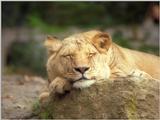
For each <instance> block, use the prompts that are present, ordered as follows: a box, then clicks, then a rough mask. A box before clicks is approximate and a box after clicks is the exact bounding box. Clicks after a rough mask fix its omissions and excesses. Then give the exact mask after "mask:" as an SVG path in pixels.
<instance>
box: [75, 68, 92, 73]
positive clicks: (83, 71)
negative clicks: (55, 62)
mask: <svg viewBox="0 0 160 120" xmlns="http://www.w3.org/2000/svg"><path fill="white" fill-rule="evenodd" d="M74 69H75V71H77V72H80V73H82V74H83V73H85V72H86V71H87V70H88V69H89V67H75V68H74Z"/></svg>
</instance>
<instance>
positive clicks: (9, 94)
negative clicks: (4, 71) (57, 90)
mask: <svg viewBox="0 0 160 120" xmlns="http://www.w3.org/2000/svg"><path fill="white" fill-rule="evenodd" d="M1 82H2V86H1V90H2V95H1V96H2V98H1V105H2V118H3V119H9V118H33V116H32V108H33V105H34V104H35V102H36V101H37V100H38V96H39V94H40V93H41V92H42V91H43V90H44V88H45V86H46V84H47V82H46V80H44V79H43V78H41V77H38V76H23V75H5V76H2V81H1Z"/></svg>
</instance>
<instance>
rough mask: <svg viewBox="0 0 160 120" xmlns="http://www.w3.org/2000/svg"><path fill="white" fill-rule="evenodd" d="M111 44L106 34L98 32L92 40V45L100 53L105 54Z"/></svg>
mask: <svg viewBox="0 0 160 120" xmlns="http://www.w3.org/2000/svg"><path fill="white" fill-rule="evenodd" d="M111 43H112V39H111V37H110V36H109V34H107V33H103V32H100V33H98V34H96V35H95V36H94V37H93V39H92V44H93V45H94V46H95V47H96V48H97V50H98V51H99V52H101V53H105V52H106V51H107V50H108V49H109V47H110V45H111Z"/></svg>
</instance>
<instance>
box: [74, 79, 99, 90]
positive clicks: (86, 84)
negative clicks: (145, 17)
mask: <svg viewBox="0 0 160 120" xmlns="http://www.w3.org/2000/svg"><path fill="white" fill-rule="evenodd" d="M95 82H96V81H95V80H86V79H85V80H79V81H77V82H75V83H73V87H74V88H80V89H83V88H87V87H90V86H91V85H92V84H94V83H95Z"/></svg>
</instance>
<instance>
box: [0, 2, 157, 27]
mask: <svg viewBox="0 0 160 120" xmlns="http://www.w3.org/2000/svg"><path fill="white" fill-rule="evenodd" d="M153 3H158V2H102V1H101V2H98V1H97V2H93V1H88V2H73V1H71V2H64V1H63V2H55V1H54V2H2V26H22V25H23V26H24V25H33V26H35V25H36V27H37V26H39V25H41V26H42V27H44V24H45V26H46V25H48V26H60V27H62V26H63V27H66V26H78V27H90V26H95V25H98V26H101V27H105V28H106V27H107V26H112V25H116V24H137V23H140V22H142V20H143V18H144V17H145V16H146V12H147V9H148V7H149V6H150V5H151V4H153ZM102 25H103V26H102Z"/></svg>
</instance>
